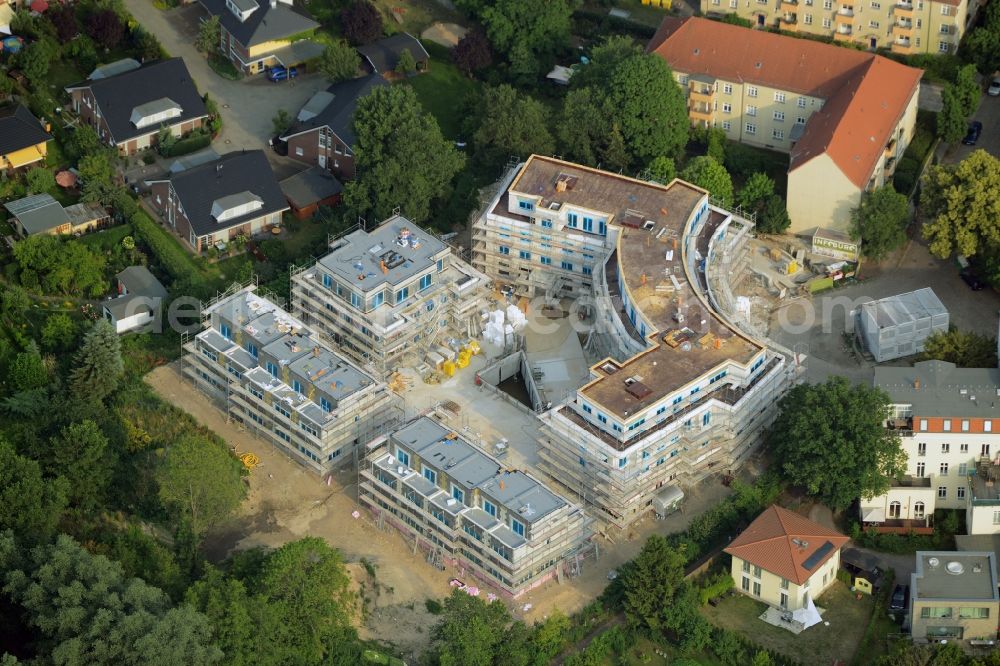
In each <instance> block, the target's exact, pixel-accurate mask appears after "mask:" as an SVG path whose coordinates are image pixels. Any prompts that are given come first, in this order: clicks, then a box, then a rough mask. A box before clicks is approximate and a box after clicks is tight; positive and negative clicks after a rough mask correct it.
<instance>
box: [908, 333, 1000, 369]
mask: <svg viewBox="0 0 1000 666" xmlns="http://www.w3.org/2000/svg"><path fill="white" fill-rule="evenodd" d="M931 359H936V360H938V361H948V362H949V363H954V364H955V365H957V366H958V367H960V368H995V367H997V339H996V338H993V337H990V336H987V335H980V334H979V333H973V332H972V331H960V330H958V329H956V328H952V329H951V330H949V331H947V332H945V333H933V334H931V335H930V336H929V337H928V338H927V339H926V340H924V351H923V352H922V353H921V354H920V360H922V361H928V360H931Z"/></svg>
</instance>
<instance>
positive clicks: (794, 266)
mask: <svg viewBox="0 0 1000 666" xmlns="http://www.w3.org/2000/svg"><path fill="white" fill-rule="evenodd" d="M798 270H799V263H798V262H797V261H789V262H788V267H787V268H786V269H785V274H786V275H791V274H792V273H796V272H798Z"/></svg>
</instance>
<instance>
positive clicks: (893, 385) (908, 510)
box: [861, 361, 1000, 534]
mask: <svg viewBox="0 0 1000 666" xmlns="http://www.w3.org/2000/svg"><path fill="white" fill-rule="evenodd" d="M874 383H875V386H876V387H877V388H879V389H881V390H883V391H885V392H886V393H887V394H888V395H889V401H890V414H889V415H888V418H887V421H886V426H887V427H888V428H889V429H891V430H892V431H893V432H895V433H897V434H898V435H899V436H900V441H901V443H902V447H903V451H904V452H905V453H906V458H907V463H906V474H905V476H904V477H903V478H901V479H896V480H894V482H893V486H892V488H891V489H890V490H889V491H888V492H887V493H886V494H884V495H881V496H878V497H873V498H870V499H869V498H861V519H862V522H863V523H865V524H866V525H873V526H878V527H880V528H882V529H885V528H894V529H895V530H896V531H908V530H909V529H912V528H925V529H927V528H930V527H931V524H930V518H931V517H932V516H933V515H934V510H935V509H959V510H966V511H969V510H970V509H971V506H972V505H971V503H970V502H971V499H972V495H973V493H974V492H976V489H978V492H979V498H980V500H982V503H981V504H979V506H980V507H981V508H984V509H987V510H988V519H987V518H986V517H985V516H986V511H985V510H984V511H981V512H980V513H981V514H982V515H983V516H984V517H979V518H977V519H976V520H975V521H973V520H971V516H969V517H970V520H969V521H968V527H969V533H970V534H976V533H988V532H993V531H1000V502H997V503H998V506H997V510H998V511H997V512H996V514H995V516H994V511H993V509H992V508H989V507H991V506H992V505H991V504H990V502H995V501H996V499H995V494H994V499H991V495H990V494H989V493H988V492H987V490H988V489H991V488H992V485H990V486H987V481H988V479H987V478H986V477H985V476H984V477H983V478H982V480H981V481H977V478H976V477H977V473H978V471H979V468H980V466H981V465H982V466H986V465H988V464H990V463H993V462H996V461H997V457H998V456H997V454H998V453H1000V440H997V439H994V437H997V434H998V432H1000V406H998V404H997V398H998V396H1000V370H998V369H997V368H958V367H956V366H955V364H954V363H946V362H945V361H922V362H920V363H916V364H914V365H913V367H910V368H892V367H876V368H875V379H874ZM994 426H995V427H994ZM994 520H995V521H996V522H995V523H994ZM973 529H977V530H983V532H979V531H976V532H974V531H973Z"/></svg>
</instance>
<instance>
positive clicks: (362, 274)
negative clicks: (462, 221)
mask: <svg viewBox="0 0 1000 666" xmlns="http://www.w3.org/2000/svg"><path fill="white" fill-rule="evenodd" d="M404 239H406V242H404ZM414 241H415V242H414ZM330 248H331V252H330V253H329V254H327V255H326V256H324V257H323V258H322V259H320V260H319V262H318V263H319V266H321V267H322V268H324V269H326V270H327V271H329V272H331V273H332V274H334V275H336V276H337V277H338V278H339V279H340V280H342V281H343V282H345V283H347V284H350V285H352V286H353V287H356V288H357V289H359V290H360V291H362V292H365V293H368V292H372V291H377V290H380V289H384V288H386V287H393V286H395V285H400V284H403V283H404V282H406V281H408V280H411V279H413V278H414V277H415V276H416V275H418V274H420V273H421V272H423V271H425V270H427V269H428V268H430V267H431V266H433V265H434V263H435V262H436V261H437V255H439V254H440V253H441V252H442V251H443V250H446V249H447V248H448V246H447V245H445V244H444V243H443V242H441V241H440V240H438V239H437V238H435V237H434V236H432V235H431V234H429V233H428V232H426V231H424V230H423V229H421V228H420V227H419V226H417V225H416V224H415V223H413V222H410V221H409V220H408V219H406V218H405V217H402V216H400V215H394V216H393V217H390V218H389V219H388V220H386V221H385V222H383V223H382V224H381V225H379V227H378V228H377V229H375V230H373V231H371V232H368V231H364V230H363V229H358V230H357V231H352V232H351V233H349V234H347V235H346V236H343V237H342V238H339V239H337V240H336V241H334V242H333V244H332V245H331V246H330Z"/></svg>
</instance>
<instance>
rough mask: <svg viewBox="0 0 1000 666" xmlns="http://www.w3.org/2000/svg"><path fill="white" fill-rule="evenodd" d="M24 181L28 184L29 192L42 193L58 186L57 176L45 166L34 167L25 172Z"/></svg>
mask: <svg viewBox="0 0 1000 666" xmlns="http://www.w3.org/2000/svg"><path fill="white" fill-rule="evenodd" d="M24 181H25V183H27V185H28V193H29V194H42V193H43V192H51V191H52V190H54V189H55V187H56V177H55V176H54V175H52V172H51V171H49V170H48V169H45V168H43V167H33V168H31V169H29V170H28V173H26V174H24Z"/></svg>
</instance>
